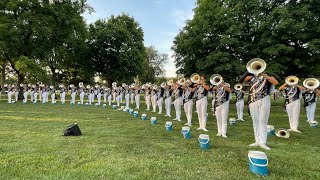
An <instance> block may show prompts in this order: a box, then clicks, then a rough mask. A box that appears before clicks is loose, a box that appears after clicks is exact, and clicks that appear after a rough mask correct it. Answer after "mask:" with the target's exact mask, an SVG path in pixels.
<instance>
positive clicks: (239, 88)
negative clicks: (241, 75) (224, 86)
mask: <svg viewBox="0 0 320 180" xmlns="http://www.w3.org/2000/svg"><path fill="white" fill-rule="evenodd" d="M234 89H235V90H238V91H240V90H241V89H242V84H239V83H238V84H235V85H234Z"/></svg>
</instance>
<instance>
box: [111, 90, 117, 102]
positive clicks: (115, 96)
mask: <svg viewBox="0 0 320 180" xmlns="http://www.w3.org/2000/svg"><path fill="white" fill-rule="evenodd" d="M112 96H113V101H116V98H117V95H116V93H115V92H114V93H112Z"/></svg>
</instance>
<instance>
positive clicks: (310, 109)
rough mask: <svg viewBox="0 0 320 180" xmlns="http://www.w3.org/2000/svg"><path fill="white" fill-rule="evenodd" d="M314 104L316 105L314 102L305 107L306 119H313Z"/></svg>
mask: <svg viewBox="0 0 320 180" xmlns="http://www.w3.org/2000/svg"><path fill="white" fill-rule="evenodd" d="M316 106H317V103H316V102H314V103H312V104H310V105H309V106H307V107H306V113H307V118H308V121H314V114H315V112H316Z"/></svg>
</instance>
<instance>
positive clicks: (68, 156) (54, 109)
mask: <svg viewBox="0 0 320 180" xmlns="http://www.w3.org/2000/svg"><path fill="white" fill-rule="evenodd" d="M67 98H70V97H69V96H68V97H67ZM5 101H6V99H5V96H2V101H1V103H0V179H256V178H260V177H261V176H258V175H254V174H251V173H250V171H249V167H248V157H247V154H248V151H249V150H259V151H263V150H262V149H261V148H259V147H255V148H252V147H249V146H248V145H249V144H250V143H253V142H254V137H253V129H252V121H251V119H250V118H249V117H248V116H247V113H245V116H244V119H245V120H246V121H245V122H237V124H236V126H235V127H231V126H228V131H227V135H228V137H229V138H228V139H224V138H222V137H216V136H215V134H216V133H217V127H216V119H215V117H213V116H212V114H211V113H209V118H208V123H207V127H208V130H209V132H207V134H209V135H210V138H211V139H210V141H211V145H212V147H211V149H210V150H209V151H202V150H200V148H199V144H198V140H197V138H198V136H199V134H201V133H204V132H202V131H196V128H197V127H198V120H197V118H196V117H197V116H196V114H195V113H194V114H193V116H194V118H193V126H192V128H191V136H192V138H191V139H190V140H186V139H183V138H182V135H181V132H180V130H181V127H182V126H183V124H184V123H185V122H186V118H185V115H184V114H183V118H182V119H183V121H182V122H177V121H173V128H174V131H173V132H167V131H165V126H164V125H165V122H166V121H171V120H172V119H170V118H167V117H164V116H163V115H157V114H155V113H151V112H148V113H147V114H148V117H149V118H150V117H151V116H156V117H157V122H158V124H157V125H151V124H150V121H142V120H141V119H140V118H133V116H132V115H130V114H128V113H125V112H122V111H114V110H112V109H111V107H109V106H108V107H107V108H102V107H101V106H100V107H94V106H89V107H86V106H80V107H78V106H70V105H69V104H68V102H67V104H66V105H61V104H56V105H51V104H44V105H43V104H40V103H38V104H37V105H33V104H31V103H30V102H29V103H28V104H25V105H24V104H22V103H21V102H16V104H14V105H11V104H7V103H6V102H5ZM142 104H143V106H142V108H141V109H142V110H140V111H139V114H140V115H141V114H142V113H145V112H146V111H144V109H145V106H144V103H142ZM282 105H283V101H282V100H279V101H276V102H274V101H272V109H271V117H270V120H269V124H272V125H274V126H275V128H289V122H288V118H287V115H286V112H284V111H283V109H282ZM209 107H210V109H211V105H209ZM318 107H320V105H318ZM208 109H209V108H208ZM245 112H247V109H245ZM171 115H174V112H173V111H172V113H171ZM235 115H236V111H235V105H234V102H233V101H232V103H231V105H230V113H229V117H235ZM319 115H320V114H319V109H317V112H316V116H317V117H319ZM305 121H306V116H305V113H304V111H303V110H302V111H301V116H300V126H299V129H300V130H301V131H302V133H301V134H299V133H291V136H290V138H289V139H283V138H278V137H275V136H274V137H269V138H268V145H269V146H270V147H271V148H272V150H271V151H265V152H266V153H267V155H268V158H269V165H268V169H269V175H268V176H267V177H266V179H320V166H319V162H320V155H319V152H320V148H319V142H320V140H319V139H320V134H319V128H310V127H309V125H308V124H307V123H306V122H305ZM74 122H77V123H78V124H79V126H80V128H81V131H82V133H83V135H82V136H79V137H64V136H62V133H63V130H64V129H65V128H66V126H68V125H69V124H71V123H74Z"/></svg>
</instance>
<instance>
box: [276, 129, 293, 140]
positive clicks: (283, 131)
mask: <svg viewBox="0 0 320 180" xmlns="http://www.w3.org/2000/svg"><path fill="white" fill-rule="evenodd" d="M276 136H278V137H282V138H289V137H290V133H289V132H288V131H287V130H286V129H283V128H280V129H277V130H276Z"/></svg>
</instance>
